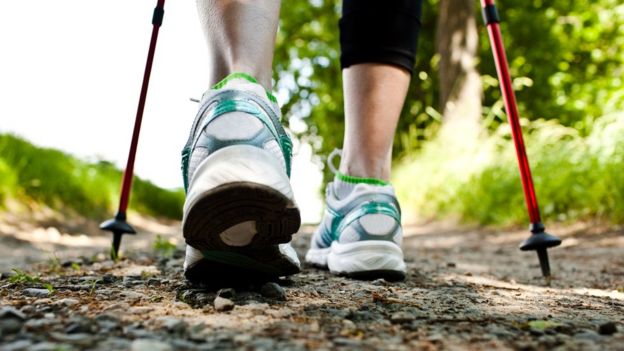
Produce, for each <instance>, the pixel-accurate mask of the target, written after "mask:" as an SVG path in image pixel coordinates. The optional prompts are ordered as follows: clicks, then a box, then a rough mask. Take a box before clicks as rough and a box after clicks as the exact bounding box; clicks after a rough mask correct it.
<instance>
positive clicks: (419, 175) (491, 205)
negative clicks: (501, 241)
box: [394, 114, 624, 225]
mask: <svg viewBox="0 0 624 351" xmlns="http://www.w3.org/2000/svg"><path fill="white" fill-rule="evenodd" d="M524 124H525V126H524V129H525V142H526V145H527V152H528V155H529V160H530V163H531V166H532V170H533V177H534V180H535V186H536V189H537V195H538V198H539V201H540V207H541V209H542V214H543V216H544V217H546V218H548V220H559V221H571V220H584V219H590V218H594V219H595V218H599V219H603V220H607V221H611V222H621V221H622V220H624V142H623V140H624V114H613V115H609V116H605V117H602V118H600V119H598V120H597V121H595V122H594V123H592V125H591V126H589V127H588V130H589V133H588V134H587V135H586V136H582V135H580V134H579V133H578V132H577V131H576V130H575V129H572V128H567V127H564V126H562V125H560V124H558V123H557V122H556V121H536V122H532V123H530V124H529V123H528V122H526V123H524ZM394 183H395V185H396V186H397V191H398V193H399V197H400V199H401V201H402V205H403V207H404V212H405V213H406V217H412V218H413V217H416V218H427V219H430V218H437V219H440V218H455V219H459V220H461V221H463V222H468V223H477V224H503V225H511V224H526V223H528V219H527V213H526V207H525V203H524V196H523V192H522V185H521V182H520V176H519V173H518V167H517V163H516V156H515V150H514V148H513V143H512V141H511V136H510V132H509V126H508V125H507V124H503V125H502V126H501V127H500V128H499V129H498V130H497V131H496V132H494V133H492V134H491V135H489V136H487V137H484V138H480V139H479V140H477V141H475V142H474V143H470V142H463V141H462V139H461V134H458V135H457V136H456V137H455V140H442V139H436V140H433V141H431V142H430V143H429V144H428V145H427V146H426V147H425V148H424V149H423V150H422V151H421V152H420V153H419V154H417V155H415V156H413V157H411V158H409V159H404V160H402V161H401V162H400V163H399V166H398V167H397V170H396V172H395V177H394Z"/></svg>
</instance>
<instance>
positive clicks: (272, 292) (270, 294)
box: [260, 282, 286, 301]
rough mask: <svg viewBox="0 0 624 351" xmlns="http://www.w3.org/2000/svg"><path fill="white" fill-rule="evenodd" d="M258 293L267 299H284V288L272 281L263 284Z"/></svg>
mask: <svg viewBox="0 0 624 351" xmlns="http://www.w3.org/2000/svg"><path fill="white" fill-rule="evenodd" d="M260 293H261V294H262V296H264V297H266V298H269V299H273V300H277V301H286V291H284V288H282V287H281V286H279V284H276V283H273V282H269V283H266V284H264V285H263V286H262V288H260Z"/></svg>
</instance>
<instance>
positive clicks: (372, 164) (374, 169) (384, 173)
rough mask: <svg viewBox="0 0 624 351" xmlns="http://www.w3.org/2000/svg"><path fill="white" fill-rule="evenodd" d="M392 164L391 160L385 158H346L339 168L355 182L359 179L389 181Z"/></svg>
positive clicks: (346, 177)
mask: <svg viewBox="0 0 624 351" xmlns="http://www.w3.org/2000/svg"><path fill="white" fill-rule="evenodd" d="M390 164H391V163H390V161H389V160H385V159H382V160H380V159H378V160H375V159H366V160H349V159H347V158H345V159H344V161H343V162H341V163H340V167H339V169H338V170H339V174H341V175H342V176H344V177H345V178H344V179H347V181H348V180H349V177H350V178H351V180H352V181H354V182H358V179H359V180H361V179H370V180H378V181H382V182H384V183H387V182H389V181H390ZM363 182H366V181H363Z"/></svg>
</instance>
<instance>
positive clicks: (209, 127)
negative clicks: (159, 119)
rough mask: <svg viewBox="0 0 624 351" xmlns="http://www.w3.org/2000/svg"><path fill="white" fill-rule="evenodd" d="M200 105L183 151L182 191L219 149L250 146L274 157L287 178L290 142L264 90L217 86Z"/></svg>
mask: <svg viewBox="0 0 624 351" xmlns="http://www.w3.org/2000/svg"><path fill="white" fill-rule="evenodd" d="M217 86H218V87H219V89H212V90H209V91H208V92H206V93H205V94H204V96H203V97H202V100H201V102H200V108H199V112H198V114H197V117H196V118H195V121H194V122H193V126H192V128H191V133H190V135H189V138H188V141H187V143H186V145H185V146H184V149H183V150H182V174H183V178H184V187H185V189H186V190H187V191H188V187H189V184H190V183H191V180H192V179H193V175H194V172H195V170H196V169H197V167H198V165H199V164H200V163H201V161H203V160H204V159H205V158H206V157H208V156H209V155H210V154H212V153H213V152H215V151H216V150H218V149H221V148H224V147H227V146H232V145H240V144H246V145H253V146H256V147H259V148H262V149H265V150H268V151H270V152H271V153H273V154H275V156H276V157H277V158H278V159H279V160H280V162H281V163H282V167H283V168H284V172H286V173H287V174H288V175H290V163H291V157H292V142H291V140H290V137H289V136H288V134H286V132H285V130H284V128H283V127H282V125H281V123H280V110H279V107H278V106H277V104H276V103H274V102H272V101H270V100H269V98H267V97H266V96H263V94H261V92H263V88H262V87H261V86H260V85H258V84H256V83H252V82H249V81H247V80H243V79H237V80H231V81H228V82H226V83H225V84H221V83H219V84H218V85H217Z"/></svg>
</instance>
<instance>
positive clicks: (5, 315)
mask: <svg viewBox="0 0 624 351" xmlns="http://www.w3.org/2000/svg"><path fill="white" fill-rule="evenodd" d="M0 319H18V320H21V321H23V320H25V319H26V315H25V314H24V313H22V312H21V311H19V310H17V309H16V308H14V307H11V306H3V307H0Z"/></svg>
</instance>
